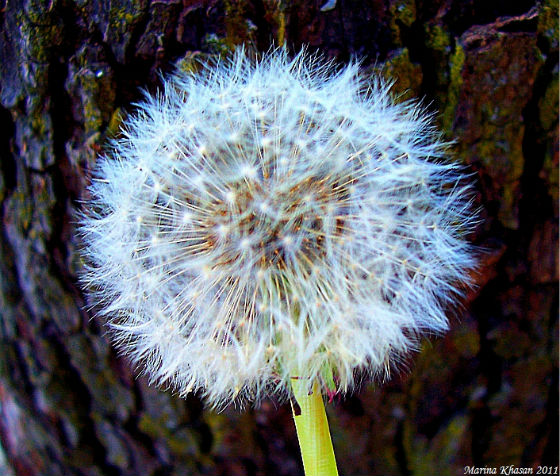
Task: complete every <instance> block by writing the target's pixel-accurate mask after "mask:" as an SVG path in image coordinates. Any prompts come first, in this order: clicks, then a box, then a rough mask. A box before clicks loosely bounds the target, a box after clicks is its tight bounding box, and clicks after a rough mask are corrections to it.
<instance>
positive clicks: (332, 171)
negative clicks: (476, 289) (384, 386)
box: [80, 49, 473, 474]
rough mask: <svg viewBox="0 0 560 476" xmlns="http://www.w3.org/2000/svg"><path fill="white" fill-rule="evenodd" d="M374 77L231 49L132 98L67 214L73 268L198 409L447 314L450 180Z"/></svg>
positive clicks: (453, 284) (155, 367) (342, 366)
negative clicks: (79, 257) (73, 241)
mask: <svg viewBox="0 0 560 476" xmlns="http://www.w3.org/2000/svg"><path fill="white" fill-rule="evenodd" d="M389 88H390V85H388V84H386V83H384V82H383V81H381V80H379V79H374V80H370V81H367V82H366V80H365V79H363V78H361V77H360V74H359V68H358V65H357V64H355V63H353V64H350V65H348V66H346V67H344V68H342V69H339V70H336V68H335V67H334V66H333V65H332V64H330V63H326V62H324V61H322V60H320V59H318V58H316V57H311V56H309V55H306V54H305V53H300V54H299V55H297V56H296V57H295V58H294V59H289V58H288V55H287V54H286V52H285V51H284V50H282V49H280V50H277V51H274V52H272V53H269V54H267V55H265V56H264V57H263V58H262V59H261V60H260V61H251V60H250V59H249V58H248V57H247V56H246V54H245V53H244V52H243V50H238V51H237V53H236V54H235V56H234V57H233V58H232V59H231V60H229V61H221V62H217V63H216V64H213V65H206V66H205V67H204V68H203V71H202V72H200V73H198V74H186V73H176V74H175V75H173V76H171V77H170V78H169V79H167V80H166V81H165V82H164V86H163V91H162V92H161V93H160V94H158V95H157V96H149V95H147V96H146V98H145V99H144V101H143V102H142V103H141V104H139V106H138V110H137V112H136V113H135V115H133V116H131V117H130V118H129V119H128V120H127V121H126V122H125V126H124V128H123V130H122V132H121V135H120V137H119V138H117V139H116V140H115V141H114V142H113V143H112V145H111V147H110V150H109V152H108V153H107V155H106V156H105V157H103V158H102V159H101V160H100V164H99V167H98V170H97V172H96V177H95V178H94V180H93V182H92V185H91V188H90V191H91V194H92V199H91V201H90V202H89V203H88V204H87V210H86V211H85V213H84V217H83V218H82V222H81V228H80V230H81V233H82V236H83V239H84V243H85V245H84V256H85V258H86V261H87V263H88V265H87V268H86V271H85V275H84V283H85V285H86V286H87V288H88V289H90V290H91V293H92V296H93V300H94V302H95V303H96V305H97V307H98V309H99V314H101V315H102V316H104V317H105V318H106V319H107V320H108V325H109V327H110V329H111V332H112V335H113V337H114V339H115V341H116V344H117V345H118V347H119V348H120V349H121V350H122V352H123V353H125V354H126V355H128V356H129V357H130V358H131V359H132V361H134V362H136V363H137V364H139V365H140V366H141V367H142V368H143V369H144V372H145V373H146V375H148V376H149V378H150V380H151V382H152V383H155V384H159V385H162V386H165V387H171V388H172V389H174V390H175V391H176V392H177V393H178V394H180V395H181V396H185V395H187V394H188V393H189V392H193V391H197V392H199V394H201V395H202V396H203V397H204V398H205V399H206V401H207V402H208V403H209V404H210V405H212V406H214V407H218V408H221V407H223V406H224V405H227V404H228V403H230V402H232V401H238V402H244V401H254V402H258V401H259V400H260V399H261V398H263V397H264V396H269V395H275V396H279V397H290V396H294V395H295V400H296V401H295V403H294V408H295V409H296V414H297V412H298V411H299V410H301V411H303V410H305V408H307V407H306V405H307V400H306V399H307V398H308V396H309V395H312V396H313V395H314V396H315V397H317V396H318V398H319V400H321V395H322V394H333V393H338V394H345V393H347V392H350V391H352V390H353V389H354V388H355V386H356V384H357V381H358V380H359V379H360V380H361V379H363V376H364V375H365V376H369V377H372V378H375V377H384V376H386V375H387V374H388V372H389V370H390V368H391V367H392V366H393V365H394V364H396V363H398V362H399V360H400V359H401V358H402V356H403V355H404V354H406V353H407V352H409V351H410V350H413V349H415V348H416V347H417V342H418V338H419V337H420V336H421V335H422V334H426V333H441V332H443V331H445V330H446V329H447V326H448V321H447V318H446V314H445V311H446V308H448V307H449V305H450V304H451V303H452V302H453V300H454V298H455V296H456V295H457V294H458V293H460V290H461V286H462V284H461V283H464V282H465V276H466V272H467V271H468V270H469V269H470V268H472V266H473V257H472V253H471V249H470V247H469V244H468V243H467V242H466V240H465V234H466V233H467V232H468V231H469V230H470V229H471V228H472V223H473V217H472V213H471V209H470V204H469V187H468V185H465V183H464V177H462V169H461V167H460V166H458V165H457V164H454V163H452V162H450V161H449V160H447V158H446V149H447V146H446V144H445V143H444V142H442V141H441V140H440V137H439V135H438V133H437V131H436V130H435V129H434V128H433V127H432V126H431V125H430V120H429V117H428V116H427V115H426V114H425V112H424V111H423V110H422V109H421V108H420V107H419V106H418V105H417V104H416V103H411V102H408V103H404V104H395V103H394V102H393V100H392V98H391V96H390V94H389ZM310 398H311V397H310ZM321 403H322V401H321ZM298 408H299V410H298ZM314 408H315V407H314ZM323 415H324V411H323ZM296 422H297V419H296ZM325 424H326V420H325ZM303 432H304V429H302V430H301V431H300V428H299V427H298V433H300V434H301V435H302V434H303ZM301 435H300V436H301ZM327 436H328V429H327ZM304 459H305V456H304ZM309 461H310V460H308V462H307V463H306V470H307V469H308V468H310V467H311V466H312V465H314V464H319V465H320V464H322V463H316V462H315V461H312V462H309ZM333 461H334V457H333ZM329 464H330V463H329ZM335 471H336V469H335ZM309 474H311V470H310V471H309ZM313 474H315V473H313ZM317 474H319V473H317ZM325 474H327V473H325ZM329 474H330V473H329Z"/></svg>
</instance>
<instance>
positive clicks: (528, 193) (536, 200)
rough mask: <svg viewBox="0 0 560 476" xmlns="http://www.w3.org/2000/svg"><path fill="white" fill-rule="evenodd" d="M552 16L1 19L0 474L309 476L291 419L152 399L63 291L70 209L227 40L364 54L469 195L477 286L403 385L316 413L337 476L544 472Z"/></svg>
mask: <svg viewBox="0 0 560 476" xmlns="http://www.w3.org/2000/svg"><path fill="white" fill-rule="evenodd" d="M322 7H323V8H322ZM331 7H332V8H331ZM557 18H558V4H557V2H556V1H554V0H544V1H542V2H539V3H538V4H536V3H535V2H534V1H533V0H519V1H515V2H512V1H510V0H507V1H506V0H467V1H465V0H437V1H430V2H428V1H423V0H416V1H414V0H369V1H363V2H355V1H349V0H345V1H342V0H339V1H337V2H317V1H311V2H303V1H297V0H252V1H250V0H233V1H226V0H224V1H218V0H206V1H196V0H193V1H191V0H182V1H181V0H175V1H174V0H166V1H149V0H141V1H127V0H113V1H109V0H103V1H90V0H75V1H72V0H52V1H50V2H36V1H34V0H19V1H13V2H4V4H3V7H2V8H1V9H0V25H1V32H0V35H1V36H0V88H1V89H0V103H1V106H0V124H1V126H2V133H1V136H0V156H1V168H0V172H1V174H0V201H1V207H0V214H1V219H2V223H3V227H2V233H1V234H0V339H1V343H2V351H1V352H0V441H1V443H2V447H3V449H4V452H5V455H6V460H7V464H8V465H9V468H8V467H5V468H4V471H3V472H2V474H9V473H8V472H13V473H14V474H16V475H25V476H32V475H53V476H55V475H83V476H85V475H87V476H97V475H108V476H117V475H131V476H132V475H140V474H141V475H154V476H155V475H186V474H212V475H219V474H223V475H265V474H266V475H295V474H301V473H302V466H301V462H300V458H299V454H298V449H297V440H296V435H295V430H294V428H293V424H292V421H291V416H290V411H289V408H287V407H285V406H282V407H276V406H275V405H274V404H273V403H271V402H265V403H264V404H263V405H262V407H261V408H259V409H256V410H253V409H249V410H246V411H243V412H240V411H238V410H235V409H229V410H227V411H225V412H224V413H221V414H216V413H213V412H210V411H206V410H204V408H203V406H202V404H201V403H200V401H199V400H198V399H197V397H196V396H193V397H190V398H188V399H187V400H180V399H179V398H177V397H175V396H173V395H170V394H169V393H164V392H161V391H158V390H155V389H153V388H150V387H148V386H147V385H146V382H145V381H144V380H143V379H142V378H135V377H134V373H133V371H132V369H131V368H130V366H129V364H128V363H127V362H126V361H125V360H123V359H121V358H119V357H118V356H117V355H116V354H115V352H114V351H113V349H112V348H111V346H110V345H109V343H108V340H107V338H106V336H104V333H103V327H102V325H101V323H99V322H97V321H96V320H92V319H91V317H90V316H89V315H88V314H87V313H86V311H84V299H83V297H82V294H81V292H80V290H79V287H78V286H77V284H76V276H77V273H78V271H79V268H80V266H81V263H80V258H79V254H78V253H77V239H76V237H75V234H74V231H73V216H74V211H75V210H76V209H77V208H79V206H80V202H79V200H80V198H81V197H83V194H84V187H85V185H86V183H87V175H88V173H89V171H90V170H91V168H92V166H93V164H94V162H95V160H96V156H97V155H98V153H99V151H100V150H101V148H102V146H103V144H104V141H105V139H106V137H107V136H108V135H110V134H111V133H112V132H114V131H115V129H116V127H117V126H118V123H119V117H120V113H121V112H122V111H126V110H130V109H131V108H132V105H131V104H132V103H133V102H134V101H135V100H137V99H138V98H139V97H140V96H141V92H140V89H139V88H140V87H145V88H147V89H149V90H155V89H156V88H157V86H158V81H159V79H158V71H168V70H170V69H171V68H172V65H173V64H174V62H175V61H178V60H181V59H182V60H186V61H190V60H191V59H192V58H193V57H196V56H204V55H210V54H217V53H219V52H221V51H224V50H227V49H229V48H230V47H231V46H232V45H234V44H237V43H241V42H244V43H249V44H252V45H253V46H254V47H255V48H257V49H260V50H265V49H268V48H269V46H270V44H272V43H273V42H275V43H276V44H279V43H283V42H287V44H288V45H289V46H290V48H292V49H293V50H297V49H299V47H300V46H301V45H302V44H308V45H310V46H311V48H312V49H318V50H320V51H322V52H324V53H326V54H327V55H328V56H331V57H335V58H337V59H338V60H340V61H345V60H347V59H348V58H350V57H351V56H352V55H358V56H359V57H361V58H363V61H364V67H365V68H366V70H370V71H374V70H375V71H381V73H382V74H385V75H387V76H390V77H394V78H396V80H397V82H396V84H395V88H396V91H400V92H403V93H404V94H405V97H408V96H417V97H422V98H424V100H425V102H426V103H430V104H431V107H432V109H433V110H434V111H435V112H437V113H438V116H437V117H438V121H439V123H440V125H441V126H442V128H443V129H444V131H445V133H446V134H447V135H448V136H449V137H450V138H454V139H455V140H456V154H457V159H458V160H460V161H462V162H464V163H465V164H468V165H469V167H471V169H472V171H473V173H474V174H475V176H476V178H477V189H478V192H479V194H478V201H479V203H478V204H479V205H480V207H481V210H482V214H481V216H482V219H483V220H482V221H481V224H480V226H479V227H478V230H477V232H476V234H475V235H474V236H473V240H474V241H475V242H476V243H477V244H479V245H481V246H483V247H484V248H485V249H486V250H487V251H486V252H485V254H484V259H483V264H482V267H481V271H480V273H479V274H478V275H477V276H476V280H477V284H478V288H477V290H476V291H474V292H473V293H472V295H471V296H469V298H468V299H467V301H466V302H465V304H464V308H463V309H462V310H461V311H460V312H459V313H458V314H459V318H458V319H454V321H453V328H452V331H451V332H450V333H449V334H448V335H447V336H446V337H445V338H441V339H437V340H432V342H431V343H427V344H426V345H425V346H424V347H425V348H424V349H423V350H422V351H421V352H420V353H419V354H417V355H416V356H414V358H413V359H412V360H411V362H410V370H409V371H404V372H403V373H402V374H401V375H397V376H395V377H394V379H393V380H392V381H391V382H389V383H388V384H386V385H384V386H369V387H365V388H364V389H362V391H361V392H359V393H358V394H356V395H355V396H353V397H351V398H348V399H347V400H346V401H340V402H335V404H334V405H331V406H329V415H330V419H331V426H332V434H333V437H334V445H335V450H336V452H337V456H338V459H339V466H340V468H341V473H342V474H347V475H369V474H385V475H427V474H441V475H446V474H463V467H464V466H467V465H469V466H470V465H474V466H477V467H484V466H487V467H499V466H501V465H510V464H511V465H516V466H520V467H529V466H532V467H536V466H537V465H539V464H543V465H556V466H557V465H558V452H557V450H558V340H557V336H558V313H557V310H558V294H557V284H558V256H557V245H558V238H557V237H558V202H557V199H558V132H557V130H558V102H557V91H558V23H557ZM1 460H2V458H0V465H1Z"/></svg>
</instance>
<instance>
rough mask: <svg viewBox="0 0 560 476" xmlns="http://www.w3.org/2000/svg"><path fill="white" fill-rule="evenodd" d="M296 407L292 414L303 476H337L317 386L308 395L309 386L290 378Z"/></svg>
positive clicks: (315, 384) (306, 382)
mask: <svg viewBox="0 0 560 476" xmlns="http://www.w3.org/2000/svg"><path fill="white" fill-rule="evenodd" d="M292 389H293V391H294V396H295V399H296V404H294V403H292V414H293V415H294V422H295V424H296V431H297V435H298V440H299V446H300V450H301V456H302V459H303V467H304V469H305V476H338V470H337V468H336V460H335V457H334V451H333V446H332V441H331V434H330V431H329V423H328V421H327V415H326V413H325V406H324V404H323V396H322V395H321V391H320V388H319V385H318V384H317V382H315V383H314V384H313V393H312V394H309V382H308V381H307V380H303V379H297V378H292Z"/></svg>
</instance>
